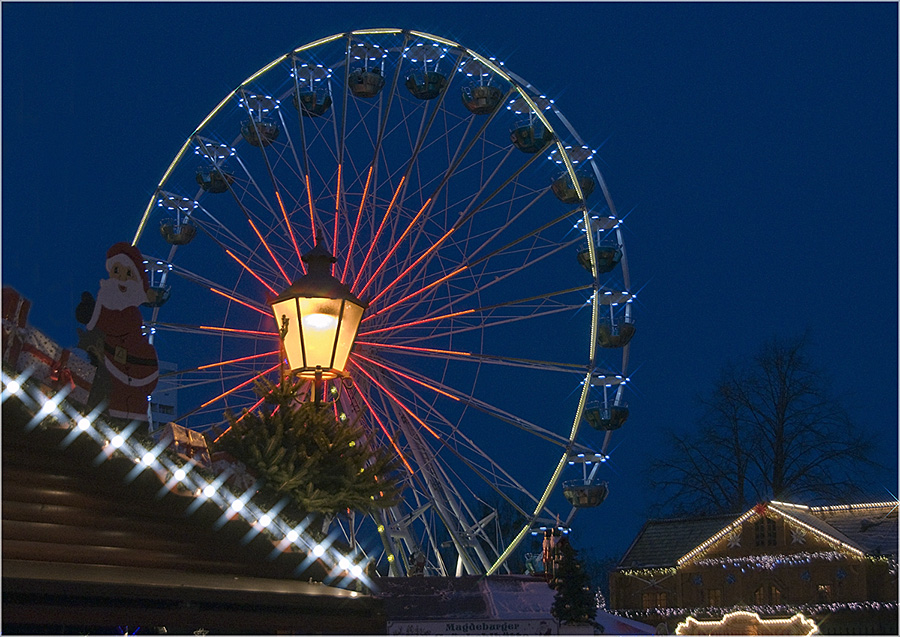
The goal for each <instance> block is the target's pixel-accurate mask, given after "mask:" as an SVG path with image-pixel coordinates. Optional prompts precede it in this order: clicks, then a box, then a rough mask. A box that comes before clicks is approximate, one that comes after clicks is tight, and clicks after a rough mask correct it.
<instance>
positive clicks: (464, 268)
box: [363, 204, 581, 321]
mask: <svg viewBox="0 0 900 637" xmlns="http://www.w3.org/2000/svg"><path fill="white" fill-rule="evenodd" d="M529 205H530V204H529ZM570 216H571V215H570V214H566V215H563V216H560V217H557V218H556V219H554V220H553V221H551V222H550V223H548V224H545V225H543V226H541V227H540V228H538V229H537V230H534V231H532V232H529V233H527V234H525V235H523V236H521V237H520V238H518V239H516V240H515V241H512V242H511V243H508V244H506V245H504V246H503V247H502V248H498V249H497V250H494V251H493V252H491V253H490V254H487V255H485V256H483V257H481V258H479V259H477V260H475V261H472V262H470V263H468V264H466V265H463V266H460V267H458V268H456V269H454V270H453V271H452V272H450V273H449V274H446V275H444V276H442V277H441V278H439V279H437V280H436V281H433V282H431V283H429V284H428V285H425V286H423V287H421V288H419V289H418V290H415V291H414V292H412V293H410V294H407V295H406V296H404V297H403V298H401V299H399V300H398V301H394V302H393V303H391V304H390V305H388V306H386V307H383V308H381V309H380V310H378V311H377V312H374V313H372V314H370V315H369V316H368V317H366V318H365V319H363V321H366V320H369V319H371V318H373V317H375V316H377V315H379V314H383V313H384V312H387V311H388V310H390V309H392V308H394V307H396V306H397V305H400V304H401V303H404V302H405V301H408V300H410V299H412V298H413V297H416V296H418V295H420V294H422V293H424V292H427V291H428V290H430V289H432V288H434V287H436V286H437V285H440V284H441V283H445V282H447V281H449V280H450V279H451V278H453V277H455V276H456V275H458V274H461V273H462V272H465V271H467V270H471V269H472V268H475V267H476V266H478V265H480V264H481V263H484V262H486V261H488V260H490V259H491V258H493V257H496V256H498V255H501V254H504V253H507V252H508V251H509V250H510V248H512V247H513V246H516V245H518V244H519V243H521V242H522V241H525V240H526V239H529V238H532V237H535V236H537V235H538V234H539V233H540V232H542V231H543V230H546V229H547V228H548V227H550V226H552V225H555V224H557V223H559V222H561V221H564V220H565V219H568V218H569V217H570ZM499 232H500V231H498V232H497V233H495V234H494V236H493V237H491V239H493V238H494V237H496V236H497V234H499ZM491 239H488V241H487V242H485V243H483V244H482V245H481V246H479V247H477V248H476V249H475V250H473V251H472V252H471V254H470V255H469V257H468V258H471V256H474V255H475V254H477V253H478V252H480V251H481V249H482V248H484V247H485V246H486V245H487V244H488V242H490V240H491ZM580 241H581V239H580V238H577V239H573V240H571V241H569V242H566V243H564V244H562V245H559V246H558V248H557V249H556V250H553V251H552V252H550V253H548V254H545V255H544V257H546V256H550V254H553V253H555V252H557V251H559V250H561V249H563V248H567V247H569V246H572V245H574V244H576V243H578V242H580ZM544 257H541V258H544ZM531 265H533V263H527V264H526V266H523V267H522V268H519V269H518V270H515V271H514V272H511V273H508V274H507V275H506V276H509V275H510V274H514V273H515V272H519V271H521V270H522V269H524V267H528V266H531ZM482 278H484V277H482ZM493 283H496V281H492V282H490V283H489V284H488V285H491V284H493ZM386 290H387V288H385V289H384V290H382V292H381V293H379V294H378V295H376V296H375V297H373V299H372V303H374V302H375V301H376V300H377V299H378V298H379V297H380V296H381V295H382V294H383V293H384V292H385V291H386Z"/></svg>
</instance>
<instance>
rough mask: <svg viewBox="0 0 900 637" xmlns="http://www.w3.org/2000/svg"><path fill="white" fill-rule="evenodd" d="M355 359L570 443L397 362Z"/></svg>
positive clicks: (358, 356)
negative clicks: (389, 364)
mask: <svg viewBox="0 0 900 637" xmlns="http://www.w3.org/2000/svg"><path fill="white" fill-rule="evenodd" d="M355 359H360V360H363V361H366V362H368V363H370V364H372V365H375V366H377V367H379V368H381V369H384V370H386V371H388V372H391V373H392V374H393V375H395V376H397V377H398V378H405V379H406V380H409V381H412V382H414V383H416V384H418V385H421V386H422V387H425V388H427V389H430V390H431V391H433V392H436V393H438V394H440V395H442V396H445V397H447V398H450V399H451V400H453V401H455V402H458V403H460V404H462V405H466V406H469V407H473V408H475V409H477V410H479V411H481V412H483V413H485V414H487V415H489V416H492V417H494V418H496V419H498V420H500V421H502V422H505V423H506V424H509V425H513V426H514V427H517V428H518V429H521V430H523V431H527V432H528V433H530V434H532V435H534V436H537V437H539V438H541V439H543V440H546V441H547V442H550V443H552V444H554V445H558V446H561V447H565V446H566V445H567V444H568V439H567V438H565V437H564V436H560V435H559V434H556V433H554V432H552V431H549V430H548V429H545V428H543V427H540V426H538V425H535V424H534V423H531V422H529V421H527V420H525V419H524V418H521V417H519V416H515V415H513V414H511V413H509V412H507V411H505V410H503V409H500V408H499V407H494V406H493V405H490V404H488V403H486V402H484V401H482V400H479V399H477V398H474V397H472V396H469V395H466V394H465V392H461V391H459V390H458V389H456V388H454V387H449V386H447V385H445V384H444V383H441V382H439V381H436V380H434V379H432V378H423V377H422V376H421V375H419V374H416V373H415V372H413V371H412V370H409V369H407V368H405V367H402V366H400V365H396V364H395V365H394V366H393V367H392V366H388V365H386V364H384V363H381V362H378V361H376V360H374V359H371V358H369V357H367V356H364V355H362V354H359V353H354V354H351V360H354V362H355ZM357 364H358V363H357Z"/></svg>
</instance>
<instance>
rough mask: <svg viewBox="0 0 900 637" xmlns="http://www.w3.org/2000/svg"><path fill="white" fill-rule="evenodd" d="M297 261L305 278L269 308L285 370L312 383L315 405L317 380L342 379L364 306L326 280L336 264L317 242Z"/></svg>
mask: <svg viewBox="0 0 900 637" xmlns="http://www.w3.org/2000/svg"><path fill="white" fill-rule="evenodd" d="M301 259H302V260H303V262H304V263H306V264H307V273H306V274H305V275H304V276H301V277H300V278H298V279H297V280H296V281H294V282H293V283H292V284H291V286H290V287H289V288H288V289H286V290H285V291H284V292H282V293H281V294H280V295H279V296H278V297H277V298H275V299H274V300H273V301H271V303H270V304H271V306H272V313H273V314H274V316H275V322H276V324H277V325H278V329H279V334H280V335H281V341H282V344H283V345H284V353H285V354H286V356H287V360H288V365H289V366H290V370H291V372H292V373H296V374H297V375H298V376H300V377H301V378H309V379H313V380H314V381H315V391H314V393H315V400H316V402H318V401H319V386H320V385H321V382H322V380H323V379H330V378H337V377H338V376H345V375H346V372H345V371H344V368H345V367H346V365H347V358H348V357H349V356H350V349H351V348H352V347H353V341H354V340H355V339H356V332H357V330H358V329H359V322H360V321H361V320H362V315H363V312H364V311H365V309H366V307H367V306H368V304H367V303H364V302H363V301H360V300H359V299H358V298H356V296H354V294H353V292H351V291H350V288H349V287H347V286H346V285H344V284H343V283H341V282H340V280H338V279H336V278H335V277H334V276H332V274H331V266H332V264H333V263H334V262H335V261H337V259H336V258H335V257H334V256H333V255H332V254H331V253H330V252H329V251H328V249H327V248H326V247H325V245H324V242H323V241H322V240H321V238H319V239H318V240H317V245H316V246H315V247H314V248H313V249H312V250H310V251H309V252H307V253H306V254H304V255H303V256H302V257H301Z"/></svg>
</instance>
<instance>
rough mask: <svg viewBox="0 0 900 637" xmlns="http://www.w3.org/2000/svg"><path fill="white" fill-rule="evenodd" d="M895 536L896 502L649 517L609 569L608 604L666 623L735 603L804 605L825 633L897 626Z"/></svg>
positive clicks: (771, 607) (767, 609) (775, 613)
mask: <svg viewBox="0 0 900 637" xmlns="http://www.w3.org/2000/svg"><path fill="white" fill-rule="evenodd" d="M897 542H898V535H897V502H879V503H863V504H853V505H835V506H819V507H809V506H804V505H799V504H790V503H786V502H777V501H772V502H768V503H762V504H759V505H757V506H755V507H753V508H752V509H750V510H749V511H746V512H744V513H743V514H742V515H739V516H735V515H720V516H710V517H697V518H677V519H666V520H650V521H648V522H647V523H646V524H645V525H644V527H643V529H641V531H640V533H639V534H638V536H637V538H636V539H635V541H634V542H633V543H632V545H631V547H630V548H629V549H628V551H627V552H626V553H625V555H624V556H623V558H622V560H621V561H620V563H619V565H618V567H617V568H616V569H615V570H614V571H613V572H612V573H611V575H610V607H611V610H613V612H618V613H621V614H625V615H626V616H629V617H631V618H633V619H638V620H639V621H643V622H645V623H649V624H653V625H657V624H660V623H665V624H666V625H667V627H668V629H669V630H674V629H675V626H676V624H677V623H679V622H682V621H684V620H685V619H686V618H687V617H689V616H690V617H694V618H695V619H701V618H702V619H716V618H719V619H721V618H722V617H723V616H724V615H726V614H727V613H728V612H730V611H733V610H738V609H740V610H749V611H753V612H756V613H758V614H759V615H760V617H762V618H765V617H770V618H771V617H790V616H792V615H794V614H795V613H797V612H801V613H803V614H804V615H805V616H806V617H810V618H814V619H815V620H816V621H817V623H818V624H819V630H820V632H822V633H826V634H827V633H831V634H861V633H862V634H897Z"/></svg>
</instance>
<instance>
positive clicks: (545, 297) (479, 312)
mask: <svg viewBox="0 0 900 637" xmlns="http://www.w3.org/2000/svg"><path fill="white" fill-rule="evenodd" d="M592 287H593V286H592V285H580V286H578V287H574V288H568V289H565V290H558V291H556V292H548V293H545V294H538V295H535V296H529V297H525V298H522V299H514V300H511V301H503V302H501V303H493V304H491V305H484V306H482V307H478V308H471V309H468V310H459V311H457V312H449V313H447V314H442V315H439V316H428V317H425V318H422V319H418V320H415V321H409V322H407V323H400V324H396V325H388V326H386V327H381V328H377V329H372V330H369V331H367V332H360V333H359V336H361V337H367V336H371V335H373V334H382V333H384V332H394V331H396V330H403V329H406V328H409V327H413V326H416V325H422V324H425V323H433V322H436V321H445V320H448V319H452V318H457V317H462V316H467V315H472V316H473V317H476V318H477V317H479V316H483V315H485V314H487V313H488V312H490V311H492V310H496V309H499V308H501V307H510V306H515V305H523V304H525V303H530V302H532V301H542V302H548V301H550V300H551V299H554V298H555V297H558V296H562V295H565V294H571V293H573V292H581V291H584V290H589V289H591V288H592ZM580 306H581V304H579V305H577V306H576V305H565V306H563V307H562V308H560V309H570V308H573V307H580ZM442 309H443V308H442ZM531 317H532V316H524V317H517V319H518V320H521V319H527V318H531ZM514 320H516V319H514Z"/></svg>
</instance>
